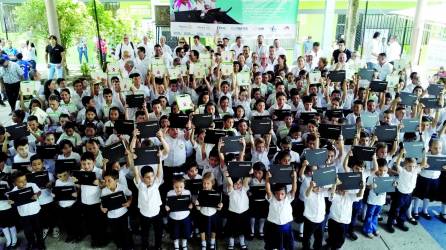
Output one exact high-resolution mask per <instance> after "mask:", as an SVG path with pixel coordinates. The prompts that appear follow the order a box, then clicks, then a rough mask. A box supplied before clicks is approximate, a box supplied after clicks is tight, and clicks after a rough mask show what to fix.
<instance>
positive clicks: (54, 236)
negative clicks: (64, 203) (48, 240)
mask: <svg viewBox="0 0 446 250" xmlns="http://www.w3.org/2000/svg"><path fill="white" fill-rule="evenodd" d="M51 236H53V238H59V228H57V227H55V228H54V229H53V234H52V235H51Z"/></svg>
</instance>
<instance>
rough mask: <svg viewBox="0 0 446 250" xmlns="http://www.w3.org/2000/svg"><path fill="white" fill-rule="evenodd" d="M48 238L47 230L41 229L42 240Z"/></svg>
mask: <svg viewBox="0 0 446 250" xmlns="http://www.w3.org/2000/svg"><path fill="white" fill-rule="evenodd" d="M47 236H48V228H45V229H43V238H44V239H46V237H47Z"/></svg>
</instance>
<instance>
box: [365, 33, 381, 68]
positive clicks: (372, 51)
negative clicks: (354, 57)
mask: <svg viewBox="0 0 446 250" xmlns="http://www.w3.org/2000/svg"><path fill="white" fill-rule="evenodd" d="M380 38H381V33H379V32H375V33H374V34H373V39H372V41H370V43H369V44H368V46H367V50H366V51H367V53H366V63H367V68H368V69H373V66H374V65H375V64H377V63H378V56H379V53H381V39H380Z"/></svg>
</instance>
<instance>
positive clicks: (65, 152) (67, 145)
mask: <svg viewBox="0 0 446 250" xmlns="http://www.w3.org/2000/svg"><path fill="white" fill-rule="evenodd" d="M59 148H60V151H62V154H60V155H58V156H57V159H58V160H67V159H74V160H76V162H77V163H79V162H80V161H81V156H80V155H79V154H78V153H76V152H73V143H72V142H71V141H70V140H66V139H65V140H62V141H60V142H59Z"/></svg>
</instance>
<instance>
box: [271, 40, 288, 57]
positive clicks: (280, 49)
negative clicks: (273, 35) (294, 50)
mask: <svg viewBox="0 0 446 250" xmlns="http://www.w3.org/2000/svg"><path fill="white" fill-rule="evenodd" d="M273 46H274V49H275V51H276V56H280V55H285V54H286V50H285V49H284V48H283V47H281V46H280V41H279V39H274V41H273Z"/></svg>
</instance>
